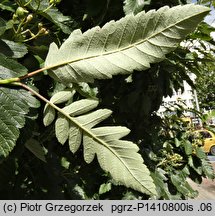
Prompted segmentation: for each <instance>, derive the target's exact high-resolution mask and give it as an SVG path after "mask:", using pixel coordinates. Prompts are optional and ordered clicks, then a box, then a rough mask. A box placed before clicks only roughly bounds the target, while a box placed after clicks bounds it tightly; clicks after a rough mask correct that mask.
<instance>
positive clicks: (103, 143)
mask: <svg viewBox="0 0 215 216" xmlns="http://www.w3.org/2000/svg"><path fill="white" fill-rule="evenodd" d="M47 103H48V104H49V105H50V106H52V107H53V108H55V109H56V110H57V111H58V112H60V113H61V114H62V115H64V116H65V117H67V118H68V119H69V120H70V121H71V122H72V123H73V124H75V125H76V126H77V127H79V128H80V129H81V130H83V132H84V133H86V134H88V135H89V136H90V137H91V138H92V139H93V140H94V141H96V142H98V143H100V144H101V145H103V146H104V147H106V148H107V149H108V150H109V151H111V152H112V153H113V154H114V155H115V156H116V157H117V158H118V159H119V161H120V162H121V163H122V164H123V165H124V167H126V169H127V170H128V172H129V173H130V174H131V176H132V177H133V178H134V179H135V180H136V181H137V182H138V183H139V184H140V185H142V187H144V188H145V190H147V191H148V192H149V194H152V191H150V190H148V189H147V188H146V187H145V186H144V185H143V184H142V183H141V182H140V181H139V180H138V179H137V178H136V176H134V175H133V173H132V172H131V171H130V169H129V167H128V166H127V165H126V163H125V162H124V160H122V159H121V157H120V156H119V155H118V154H117V152H115V151H114V150H113V149H112V148H110V147H109V146H108V145H107V144H106V143H105V142H104V141H103V140H101V139H100V138H98V137H97V136H96V135H94V134H93V133H92V132H91V131H90V130H88V129H87V128H85V127H83V126H82V125H81V124H80V123H79V122H78V121H76V120H75V118H74V117H71V116H70V115H69V114H67V113H65V112H64V111H63V110H62V109H61V108H59V107H58V106H56V105H55V104H53V103H51V102H50V101H47Z"/></svg>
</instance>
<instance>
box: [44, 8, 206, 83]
mask: <svg viewBox="0 0 215 216" xmlns="http://www.w3.org/2000/svg"><path fill="white" fill-rule="evenodd" d="M208 12H209V9H208V8H206V7H203V6H199V5H193V4H188V5H184V6H176V7H173V8H169V7H167V6H165V7H162V8H160V9H159V10H158V11H155V10H151V11H149V12H147V13H145V12H144V11H143V12H140V13H139V14H137V15H136V16H134V15H132V14H131V15H127V16H126V17H124V18H122V19H120V20H119V21H116V22H115V21H111V22H109V23H107V24H106V25H104V26H103V27H102V28H100V27H98V26H97V27H94V28H92V29H90V30H88V31H86V32H85V33H82V32H81V31H80V30H75V31H73V32H72V33H71V35H70V37H69V38H68V39H67V40H66V41H65V42H64V43H63V44H62V46H61V47H60V48H58V47H57V45H56V44H55V43H52V44H51V45H50V48H49V53H48V55H47V58H46V61H45V65H46V68H47V69H50V70H49V75H50V76H52V77H53V78H55V79H57V80H58V81H60V82H62V83H64V84H65V85H69V83H71V82H93V81H94V79H108V78H111V77H112V76H113V75H116V74H129V73H132V72H133V71H134V70H137V71H142V70H145V69H147V68H149V67H150V64H151V63H155V62H160V61H162V60H163V59H164V58H165V54H167V53H169V52H171V51H172V50H174V49H175V48H176V47H177V45H178V43H179V42H181V41H182V40H183V39H184V38H185V36H186V35H187V34H188V33H190V32H191V31H193V30H194V29H195V27H196V26H197V24H198V23H199V22H200V21H201V20H202V19H203V17H204V16H205V15H206V14H207V13H208Z"/></svg>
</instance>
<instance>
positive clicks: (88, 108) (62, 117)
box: [49, 99, 156, 195]
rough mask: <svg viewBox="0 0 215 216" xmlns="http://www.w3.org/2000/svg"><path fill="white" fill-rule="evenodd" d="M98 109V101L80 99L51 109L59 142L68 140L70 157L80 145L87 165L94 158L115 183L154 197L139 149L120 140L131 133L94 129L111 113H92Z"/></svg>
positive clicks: (122, 128) (110, 128)
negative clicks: (55, 110) (56, 112)
mask: <svg viewBox="0 0 215 216" xmlns="http://www.w3.org/2000/svg"><path fill="white" fill-rule="evenodd" d="M49 105H50V104H49ZM97 106H98V101H97V100H92V99H82V100H80V101H76V102H73V103H71V104H70V105H68V106H66V107H64V108H59V107H58V108H57V107H55V106H52V107H53V108H55V109H57V110H58V111H59V114H58V118H57V120H56V122H55V132H56V137H57V139H58V141H59V142H60V143H61V144H65V142H66V141H67V140H68V143H69V147H70V150H71V151H72V152H73V153H75V152H76V151H77V150H78V149H79V147H80V145H81V143H82V144H83V150H84V151H83V152H84V159H85V161H86V162H87V163H91V162H92V161H93V159H94V158H95V156H97V159H98V162H99V164H100V166H101V167H102V169H104V170H105V171H106V172H109V173H110V174H111V176H112V177H113V179H114V180H115V182H117V183H118V184H121V185H125V186H127V187H131V188H133V189H135V190H138V191H140V192H142V193H146V194H149V195H155V194H156V190H155V185H154V183H153V180H152V178H151V176H150V173H149V170H148V169H147V167H146V166H145V165H144V164H143V159H142V157H141V155H140V154H139V153H138V150H139V148H138V147H137V145H135V144H134V143H132V142H130V141H126V140H121V138H123V137H124V136H126V135H127V134H128V133H129V132H130V130H129V129H127V128H126V127H120V126H118V127H117V126H113V127H110V126H104V127H95V126H96V125H97V124H99V123H100V122H102V121H103V120H105V119H106V118H108V117H109V116H110V115H111V113H112V111H111V110H108V109H98V110H95V111H93V109H95V108H96V107H97Z"/></svg>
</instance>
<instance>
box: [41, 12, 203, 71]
mask: <svg viewBox="0 0 215 216" xmlns="http://www.w3.org/2000/svg"><path fill="white" fill-rule="evenodd" d="M206 12H207V11H204V12H202V13H197V14H196V15H192V16H189V17H187V18H186V19H183V20H181V21H178V22H176V23H173V24H171V25H169V26H167V27H166V28H164V29H163V30H162V31H159V32H157V33H154V34H152V35H151V36H149V37H147V38H145V39H143V40H140V41H138V42H136V43H133V44H130V45H128V46H126V47H123V48H121V49H116V50H112V51H109V52H104V53H102V54H96V55H91V56H87V57H83V58H77V59H74V60H71V61H66V62H62V63H60V64H56V65H52V66H47V67H45V68H44V70H49V69H54V68H57V67H60V66H64V65H66V64H71V63H74V62H79V61H84V60H88V59H93V58H97V57H101V56H106V55H111V54H114V53H117V52H122V51H124V50H127V49H131V48H133V47H136V46H137V45H139V44H142V43H144V42H146V41H148V40H149V39H151V38H153V37H156V36H157V35H159V34H161V33H162V32H164V31H166V30H167V29H170V28H172V27H174V26H176V25H178V24H179V23H181V22H184V21H186V20H188V19H190V18H191V17H195V16H199V15H200V14H203V13H206ZM156 46H157V45H156Z"/></svg>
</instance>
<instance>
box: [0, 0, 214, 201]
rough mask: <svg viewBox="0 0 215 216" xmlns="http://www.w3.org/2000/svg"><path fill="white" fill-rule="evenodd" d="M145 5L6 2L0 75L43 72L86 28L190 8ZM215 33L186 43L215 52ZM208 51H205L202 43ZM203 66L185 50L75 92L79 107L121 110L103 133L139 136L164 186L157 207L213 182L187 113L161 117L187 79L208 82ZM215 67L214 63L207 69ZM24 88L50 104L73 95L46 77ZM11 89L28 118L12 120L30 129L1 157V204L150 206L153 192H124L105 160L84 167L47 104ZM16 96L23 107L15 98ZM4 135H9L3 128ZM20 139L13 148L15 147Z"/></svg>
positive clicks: (0, 21)
mask: <svg viewBox="0 0 215 216" xmlns="http://www.w3.org/2000/svg"><path fill="white" fill-rule="evenodd" d="M129 2H131V3H132V4H131V6H130V7H131V8H130V10H129V9H128V7H127V9H128V10H127V9H125V5H126V4H127V3H129ZM136 2H137V1H135V0H134V1H122V0H93V1H92V0H91V1H90V0H81V1H78V0H62V1H48V0H37V1H27V0H19V1H10V0H0V13H1V17H0V26H1V27H0V35H1V40H0V50H1V53H2V54H1V55H0V66H1V68H3V69H2V70H1V71H4V73H2V72H0V78H1V79H6V78H8V77H11V76H10V75H9V74H8V73H7V71H8V70H10V71H12V72H11V73H13V74H12V75H13V76H22V75H25V74H26V72H27V71H34V70H37V69H39V68H40V67H42V66H43V65H44V61H45V58H46V55H47V53H48V47H49V45H50V43H51V42H55V43H56V44H57V45H61V44H62V43H63V41H64V40H65V39H66V38H68V36H69V34H70V33H71V32H72V31H73V30H75V29H77V28H80V29H81V30H82V32H84V31H86V30H88V29H90V28H92V27H94V26H96V25H99V26H103V25H104V24H105V23H106V22H108V21H110V20H118V19H120V18H121V17H123V16H124V15H125V14H124V11H123V9H124V10H125V12H127V13H130V12H133V13H137V12H139V11H141V10H142V9H144V10H146V11H148V10H151V9H158V8H160V7H162V6H165V5H169V6H170V7H172V6H176V5H178V4H186V3H187V2H186V1H177V0H171V1H166V0H162V1H155V0H151V1H144V2H145V4H143V5H139V6H138V5H137V4H135V3H136ZM206 3H209V1H208V2H206ZM18 7H20V8H19V10H18ZM23 8H24V10H22V9H23ZM27 19H28V21H26V20H27ZM38 23H39V24H38ZM211 31H213V29H212V28H210V27H209V26H208V25H207V24H205V23H202V24H200V26H199V27H198V29H197V30H196V31H195V32H193V33H192V34H191V35H189V36H188V37H187V41H191V42H192V41H193V40H196V39H198V40H200V41H206V42H207V43H209V44H210V43H211V44H213V43H214V42H213V41H212V38H211V37H210V32H211ZM201 52H202V53H203V54H205V53H206V48H205V47H204V46H203V45H202V49H201ZM205 55H206V54H205ZM5 56H6V58H5ZM212 59H213V56H208V55H207V60H208V62H211V61H212ZM11 62H12V63H11ZM199 62H202V61H201V59H199V57H198V56H197V55H196V54H195V53H193V52H191V51H190V50H189V49H188V48H187V47H180V46H179V47H178V48H177V49H176V50H175V51H174V52H171V53H170V54H168V55H167V58H166V59H165V60H164V61H162V62H160V63H156V64H152V65H151V68H150V69H148V70H146V71H145V72H144V73H140V72H135V73H133V74H132V75H130V76H128V75H117V76H114V77H113V78H112V79H110V80H100V81H98V80H96V81H95V82H94V83H91V84H87V83H78V84H74V88H75V90H76V93H75V94H74V96H73V98H72V100H73V101H78V100H80V99H83V98H98V100H99V102H100V103H99V108H109V109H111V110H112V111H113V114H112V115H111V118H109V119H107V120H105V121H104V123H103V125H122V126H126V127H128V128H129V129H131V133H130V134H129V135H128V136H127V137H126V139H129V140H131V141H133V142H135V143H136V144H138V147H139V148H140V154H141V155H142V157H143V159H144V163H145V164H146V165H147V167H148V169H149V170H150V174H151V176H152V178H153V180H154V183H155V185H156V190H157V193H158V195H157V197H156V198H157V199H186V198H188V197H191V198H193V197H195V196H196V195H197V192H196V191H194V190H193V189H192V188H191V187H190V185H189V184H188V183H187V181H186V179H187V177H190V178H191V179H192V180H194V181H195V182H198V183H200V182H201V181H202V177H208V178H213V177H214V173H213V170H212V168H211V166H210V164H209V163H208V161H207V158H206V155H205V154H204V152H203V151H202V149H201V148H200V146H198V145H194V144H192V143H191V141H190V140H189V136H190V134H189V133H187V131H188V130H190V126H189V125H188V124H186V123H185V122H183V121H182V120H181V117H183V110H182V108H181V107H178V110H177V112H176V114H175V115H173V116H166V117H164V118H161V117H160V116H158V115H157V114H156V111H157V110H158V109H159V107H160V105H161V103H162V97H163V96H168V95H169V96H171V95H172V93H173V89H175V90H177V89H180V88H183V81H184V80H186V81H187V82H188V83H190V84H191V85H194V84H193V83H192V81H191V80H190V78H189V76H188V72H193V73H196V74H197V75H198V74H200V72H201V73H203V74H204V72H202V65H201V64H199ZM10 64H15V65H16V68H18V69H19V70H16V69H14V67H13V68H10V67H9V65H10ZM205 64H207V62H206V61H205ZM210 64H212V63H210ZM210 64H207V65H208V67H210ZM45 73H46V72H45ZM5 74H6V75H7V76H8V77H7V76H6V77H5ZM25 83H26V84H27V85H29V86H31V87H32V88H34V89H35V90H36V91H37V90H38V89H39V91H40V94H41V95H43V96H45V97H46V98H50V97H51V96H52V95H54V93H56V92H59V91H62V90H65V88H66V86H64V85H63V84H61V83H58V82H57V81H54V80H53V79H51V78H50V77H49V76H44V75H42V74H39V75H37V76H35V77H31V78H28V79H26V80H25ZM0 90H1V91H0V93H1V94H0V103H1V107H0V112H1V113H5V112H6V111H5V110H7V109H8V107H4V105H3V104H4V103H5V101H6V100H7V99H6V98H4V97H2V94H3V93H4V92H5V91H8V89H7V88H6V87H0ZM12 91H14V92H13V93H11V92H10V93H9V94H11V98H10V99H9V102H10V103H11V104H10V106H11V107H12V106H15V105H17V106H18V107H20V108H21V109H22V111H23V112H22V113H21V114H20V112H17V113H13V112H12V111H11V112H12V114H11V116H17V118H18V119H17V125H16V130H17V128H21V127H23V126H24V125H25V126H24V127H23V128H22V129H21V131H20V134H19V132H18V130H17V132H16V136H15V137H14V138H13V137H10V139H11V140H10V139H8V145H7V152H6V153H5V155H4V154H1V155H2V157H1V158H0V159H1V161H0V198H1V199H148V198H149V196H148V195H146V194H142V193H140V192H137V191H134V190H132V189H129V188H126V187H125V186H119V185H117V182H115V181H114V180H113V179H112V178H111V176H110V174H109V173H106V172H104V171H103V170H102V169H101V168H100V166H99V165H98V161H97V160H96V159H94V161H93V162H92V163H90V164H87V163H86V162H85V161H84V160H83V149H82V147H81V148H80V149H79V150H78V151H77V152H76V153H75V154H73V153H71V151H70V150H69V147H68V145H63V146H62V145H59V142H58V140H57V139H56V137H55V132H54V125H53V124H51V125H50V126H49V127H45V126H44V125H43V121H42V119H43V108H44V106H45V104H44V102H41V103H39V101H38V100H36V99H35V98H34V97H32V96H31V95H30V94H28V93H26V92H25V91H23V92H22V91H18V89H17V88H16V87H13V89H12ZM9 94H8V95H9ZM14 95H16V96H17V98H19V100H17V99H16V98H13V97H14ZM8 106H9V105H8ZM9 114H10V113H9ZM7 117H8V118H9V117H10V115H9V116H7ZM1 118H3V115H2V114H1ZM0 133H4V131H2V129H1V130H0ZM18 137H19V138H18ZM17 138H18V140H17V142H16V145H15V147H14V145H13V143H14V142H13V141H14V140H16V139H17ZM10 141H11V142H10ZM12 149H13V151H12V152H11V153H10V155H9V156H8V157H6V158H5V156H6V155H7V154H8V153H9V152H10V151H11V150H12Z"/></svg>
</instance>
